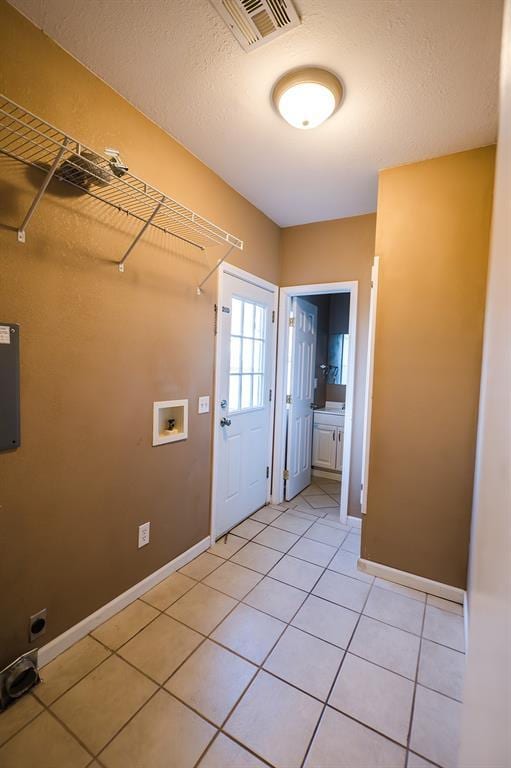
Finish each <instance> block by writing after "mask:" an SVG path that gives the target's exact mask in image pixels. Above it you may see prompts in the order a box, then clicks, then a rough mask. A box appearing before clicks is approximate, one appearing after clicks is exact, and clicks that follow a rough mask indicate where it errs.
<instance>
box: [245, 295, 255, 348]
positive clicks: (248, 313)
mask: <svg viewBox="0 0 511 768" xmlns="http://www.w3.org/2000/svg"><path fill="white" fill-rule="evenodd" d="M243 336H249V337H250V338H251V339H253V338H254V305H253V304H252V302H251V301H244V302H243Z"/></svg>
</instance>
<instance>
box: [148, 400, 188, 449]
mask: <svg viewBox="0 0 511 768" xmlns="http://www.w3.org/2000/svg"><path fill="white" fill-rule="evenodd" d="M187 437H188V400H160V401H159V402H157V403H153V445H164V444H165V443H175V442H176V441H177V440H186V438H187Z"/></svg>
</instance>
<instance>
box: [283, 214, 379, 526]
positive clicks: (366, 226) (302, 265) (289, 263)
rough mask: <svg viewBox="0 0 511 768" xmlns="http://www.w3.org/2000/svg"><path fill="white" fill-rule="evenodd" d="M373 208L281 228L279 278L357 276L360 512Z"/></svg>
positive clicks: (355, 487) (355, 448)
mask: <svg viewBox="0 0 511 768" xmlns="http://www.w3.org/2000/svg"><path fill="white" fill-rule="evenodd" d="M375 224H376V216H375V214H368V215H366V216H354V217H351V218H347V219H337V220H335V221H324V222H319V223H317V224H304V225H303V226H299V227H289V228H287V229H283V230H282V235H281V251H280V253H281V273H280V284H281V285H283V286H286V285H305V284H307V283H328V282H339V281H346V280H358V310H357V350H356V361H355V399H354V404H353V406H354V412H353V443H352V455H351V458H352V464H351V472H350V490H349V500H348V511H349V514H350V515H360V480H361V477H362V430H363V424H364V387H365V371H366V358H367V330H368V323H369V297H370V291H371V286H370V284H371V265H372V263H373V258H374V237H375Z"/></svg>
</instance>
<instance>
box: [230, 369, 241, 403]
mask: <svg viewBox="0 0 511 768" xmlns="http://www.w3.org/2000/svg"><path fill="white" fill-rule="evenodd" d="M240 378H241V376H236V375H234V376H233V375H232V374H231V375H230V376H229V411H239V409H240Z"/></svg>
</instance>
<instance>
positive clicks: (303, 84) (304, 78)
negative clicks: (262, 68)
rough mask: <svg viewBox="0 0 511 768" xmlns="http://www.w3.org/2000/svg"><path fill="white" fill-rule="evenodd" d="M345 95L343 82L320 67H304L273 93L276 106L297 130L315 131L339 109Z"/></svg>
mask: <svg viewBox="0 0 511 768" xmlns="http://www.w3.org/2000/svg"><path fill="white" fill-rule="evenodd" d="M342 95H343V88H342V85H341V82H340V80H339V79H338V78H337V77H336V76H335V75H334V74H332V72H328V71H327V70H326V69H321V68H320V67H303V68H302V69H298V70H294V71H293V72H289V73H288V74H286V75H284V76H283V77H281V79H280V80H279V81H278V82H277V83H276V85H275V87H274V89H273V94H272V96H273V103H274V104H275V107H276V108H277V110H278V112H279V113H280V115H281V116H282V117H283V118H284V120H286V122H288V123H289V124H290V125H292V126H294V127H295V128H301V129H302V130H308V129H310V128H316V127H317V126H318V125H321V123H324V122H325V120H328V118H329V117H330V116H331V115H333V113H334V112H335V111H336V109H338V107H339V105H340V103H341V100H342Z"/></svg>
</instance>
